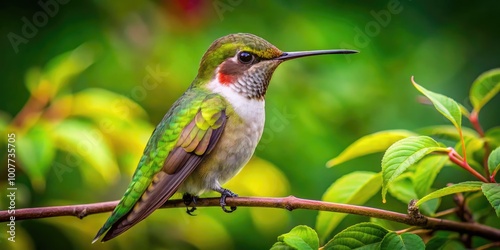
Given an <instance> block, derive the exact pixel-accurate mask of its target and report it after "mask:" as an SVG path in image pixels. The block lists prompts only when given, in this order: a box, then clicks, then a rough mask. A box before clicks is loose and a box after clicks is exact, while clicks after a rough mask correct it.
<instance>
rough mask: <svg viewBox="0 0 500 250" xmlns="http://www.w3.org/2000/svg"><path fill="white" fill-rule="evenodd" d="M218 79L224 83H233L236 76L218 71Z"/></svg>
mask: <svg viewBox="0 0 500 250" xmlns="http://www.w3.org/2000/svg"><path fill="white" fill-rule="evenodd" d="M217 80H219V82H220V83H221V84H222V85H231V84H233V82H234V76H232V75H225V74H222V73H217Z"/></svg>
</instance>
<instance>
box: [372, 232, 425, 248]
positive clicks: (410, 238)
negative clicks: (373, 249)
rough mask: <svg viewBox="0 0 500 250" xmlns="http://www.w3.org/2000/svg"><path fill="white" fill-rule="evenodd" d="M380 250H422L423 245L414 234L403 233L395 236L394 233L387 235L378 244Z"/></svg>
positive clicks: (420, 239)
mask: <svg viewBox="0 0 500 250" xmlns="http://www.w3.org/2000/svg"><path fill="white" fill-rule="evenodd" d="M380 249H381V250H394V249H398V250H404V249H408V250H423V249H425V244H424V241H423V240H422V238H420V237H418V235H416V234H412V233H403V234H400V235H398V234H396V233H394V232H391V233H388V234H387V235H386V236H385V237H384V239H383V240H382V242H381V243H380Z"/></svg>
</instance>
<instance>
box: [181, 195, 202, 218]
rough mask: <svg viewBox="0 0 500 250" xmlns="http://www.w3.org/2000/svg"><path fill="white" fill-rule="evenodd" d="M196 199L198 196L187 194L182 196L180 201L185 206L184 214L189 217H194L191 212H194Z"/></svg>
mask: <svg viewBox="0 0 500 250" xmlns="http://www.w3.org/2000/svg"><path fill="white" fill-rule="evenodd" d="M197 199H198V196H196V195H191V194H188V193H185V194H184V195H182V200H183V201H184V204H185V205H186V213H187V214H189V215H191V216H196V214H193V212H194V211H195V210H196V200H197ZM191 203H192V204H193V206H192V207H191V208H190V207H189V205H191Z"/></svg>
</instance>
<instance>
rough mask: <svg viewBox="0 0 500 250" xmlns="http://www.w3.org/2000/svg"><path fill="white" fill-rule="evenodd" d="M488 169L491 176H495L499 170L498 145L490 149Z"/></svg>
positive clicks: (499, 156) (499, 150) (499, 155)
mask: <svg viewBox="0 0 500 250" xmlns="http://www.w3.org/2000/svg"><path fill="white" fill-rule="evenodd" d="M488 169H489V170H490V174H491V176H495V175H496V174H497V172H498V170H500V147H498V148H495V150H493V151H491V154H490V156H489V157H488Z"/></svg>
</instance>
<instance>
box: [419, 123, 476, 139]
mask: <svg viewBox="0 0 500 250" xmlns="http://www.w3.org/2000/svg"><path fill="white" fill-rule="evenodd" d="M417 132H418V133H420V134H423V135H428V136H439V138H444V139H451V140H456V141H459V140H460V134H459V133H458V131H457V129H456V128H455V127H454V126H451V125H437V126H429V127H425V128H421V129H418V130H417ZM462 133H463V136H464V137H473V138H479V135H478V134H477V132H476V131H475V130H473V129H470V128H467V127H463V128H462Z"/></svg>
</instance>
